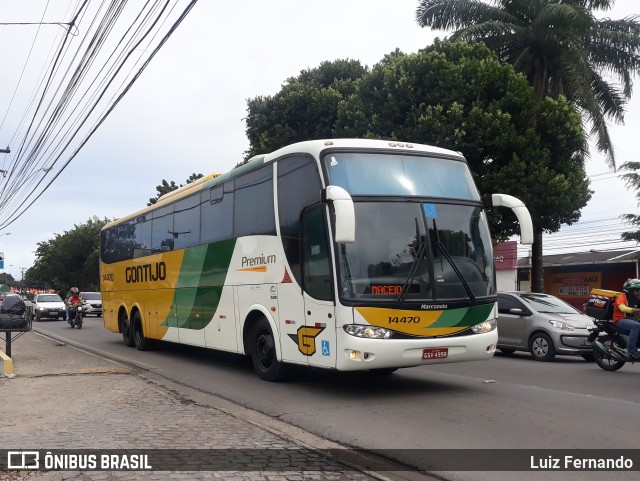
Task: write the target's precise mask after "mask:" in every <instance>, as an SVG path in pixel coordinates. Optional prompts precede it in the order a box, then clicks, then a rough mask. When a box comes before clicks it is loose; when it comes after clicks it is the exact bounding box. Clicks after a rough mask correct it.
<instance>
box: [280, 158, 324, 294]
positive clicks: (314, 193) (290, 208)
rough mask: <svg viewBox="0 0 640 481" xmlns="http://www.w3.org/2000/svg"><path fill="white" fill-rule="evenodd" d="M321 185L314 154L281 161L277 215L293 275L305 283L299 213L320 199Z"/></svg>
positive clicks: (299, 282) (298, 280)
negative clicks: (302, 273) (302, 267)
mask: <svg viewBox="0 0 640 481" xmlns="http://www.w3.org/2000/svg"><path fill="white" fill-rule="evenodd" d="M321 191H322V185H321V183H320V174H319V173H318V167H317V164H316V161H315V160H314V159H313V157H311V156H304V155H301V154H300V155H297V154H296V155H292V156H289V157H284V158H282V159H279V160H278V218H279V220H280V238H281V240H282V247H283V248H284V253H285V255H286V257H287V261H288V262H289V267H290V269H291V275H292V276H293V277H294V278H295V280H296V282H297V283H298V284H300V285H302V275H301V267H300V216H301V215H302V211H303V210H304V209H305V208H306V207H308V206H311V205H314V204H317V203H318V202H320V198H321Z"/></svg>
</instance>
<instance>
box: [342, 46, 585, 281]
mask: <svg viewBox="0 0 640 481" xmlns="http://www.w3.org/2000/svg"><path fill="white" fill-rule="evenodd" d="M336 132H337V134H338V135H344V136H366V137H372V138H377V137H380V136H382V137H383V138H389V139H394V140H406V139H410V140H411V141H414V142H422V143H426V144H433V145H438V146H441V147H445V148H449V149H451V150H455V151H460V152H463V153H464V154H465V157H466V158H467V161H468V163H469V166H470V168H471V170H472V172H473V174H474V177H475V179H476V183H477V184H478V188H479V190H480V192H482V193H484V194H491V193H494V192H502V193H507V194H511V195H514V196H516V197H518V198H520V199H521V200H523V201H524V202H525V204H526V205H527V207H528V208H529V210H530V212H531V216H532V219H533V223H534V232H535V236H536V239H537V241H538V244H539V245H541V239H542V233H543V232H545V231H546V232H556V231H557V230H559V229H560V226H561V225H562V224H564V223H566V224H572V223H573V222H575V221H577V220H578V219H579V216H580V209H581V208H582V207H584V206H585V205H586V203H587V202H588V200H589V199H590V198H591V192H590V191H589V183H588V180H587V177H586V175H585V172H584V158H585V152H586V143H585V139H584V135H583V133H582V129H581V125H580V116H579V115H578V114H577V113H576V112H575V109H574V108H573V107H572V105H571V104H569V103H568V102H567V101H566V99H564V97H560V98H558V99H557V100H553V99H550V98H548V99H546V100H545V101H544V102H542V103H540V102H537V101H536V99H535V97H534V93H533V90H532V89H531V87H530V86H529V85H528V83H527V82H526V80H525V79H524V78H523V77H522V76H520V75H518V74H516V73H515V72H514V70H513V68H512V67H511V66H508V65H503V64H500V62H499V61H498V59H497V58H496V56H495V55H494V54H493V53H491V52H490V51H489V49H488V48H487V47H485V46H483V45H482V44H479V43H477V44H465V43H460V42H457V43H454V42H441V41H436V42H435V43H434V45H433V46H431V47H429V48H426V49H424V50H422V51H420V52H418V53H417V54H411V55H404V54H402V53H400V52H395V53H393V54H391V55H388V56H386V57H385V59H384V60H383V61H382V62H381V63H379V64H378V65H376V66H374V68H373V69H372V72H371V74H370V75H368V76H367V77H365V78H363V79H362V80H361V82H360V83H359V85H358V90H357V93H356V94H355V95H353V96H351V97H350V98H349V99H348V100H347V101H345V102H343V103H341V105H340V113H339V115H338V121H337V124H336ZM550 187H552V188H550ZM514 220H515V218H514V217H513V215H512V214H511V213H510V212H509V213H506V214H505V213H498V212H495V209H494V210H492V213H491V224H492V232H493V234H494V238H496V240H497V239H504V238H505V237H507V236H509V235H512V234H514V233H516V232H517V229H516V228H517V224H516V223H515V222H514ZM538 259H540V272H542V263H541V252H540V256H539V257H538Z"/></svg>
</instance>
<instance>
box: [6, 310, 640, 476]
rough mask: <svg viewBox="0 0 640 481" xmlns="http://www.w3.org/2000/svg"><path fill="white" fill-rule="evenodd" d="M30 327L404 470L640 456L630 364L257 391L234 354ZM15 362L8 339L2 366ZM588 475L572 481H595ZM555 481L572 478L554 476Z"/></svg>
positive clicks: (500, 360)
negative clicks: (475, 458)
mask: <svg viewBox="0 0 640 481" xmlns="http://www.w3.org/2000/svg"><path fill="white" fill-rule="evenodd" d="M33 327H34V329H36V330H37V331H39V332H42V333H45V334H47V333H49V334H52V335H54V336H57V337H61V338H63V339H66V340H67V341H69V342H71V343H74V344H77V345H81V346H84V347H86V348H87V349H90V350H94V351H97V352H101V353H104V354H106V355H108V356H110V357H113V358H116V359H119V360H121V361H125V362H129V363H133V364H136V365H138V366H139V367H142V368H143V369H147V370H149V371H153V372H156V373H159V374H161V375H162V376H165V377H168V378H170V379H172V380H176V381H179V382H181V383H183V384H186V385H188V386H191V387H194V388H197V389H200V390H202V391H206V392H210V393H213V394H216V395H219V396H221V397H223V398H226V399H229V400H231V401H234V402H236V403H238V404H240V405H243V406H246V407H249V408H252V409H255V410H258V411H260V412H263V413H266V414H269V415H271V416H274V417H277V418H279V419H281V420H283V421H286V422H288V423H291V424H294V425H296V426H299V427H301V428H304V429H306V430H308V431H310V432H312V433H314V434H316V435H320V436H323V437H326V438H328V439H331V440H334V441H337V442H340V443H343V444H347V445H350V446H354V447H361V448H367V449H372V450H376V451H377V450H384V454H385V455H388V456H392V457H394V458H395V459H398V460H401V461H403V462H406V463H409V464H411V465H416V466H420V464H421V451H419V450H420V449H442V448H456V449H462V448H468V449H480V448H500V449H504V448H512V449H525V450H527V449H589V448H591V449H601V448H608V449H629V448H633V449H638V448H640V437H639V436H638V433H640V421H639V418H640V417H639V416H638V413H639V412H640V410H639V409H638V408H639V407H640V406H639V404H640V403H639V401H638V398H639V392H638V386H639V385H640V364H636V365H629V364H627V365H626V366H624V367H623V368H622V369H621V370H620V371H618V372H615V373H610V372H605V371H603V370H601V369H600V368H598V367H597V366H596V365H595V364H594V363H588V362H585V361H584V360H582V358H577V357H576V358H574V357H566V356H565V357H563V356H559V357H558V358H557V359H556V361H554V362H549V363H543V362H536V361H533V360H531V359H530V358H529V357H528V356H527V355H526V354H524V353H523V354H518V353H516V354H514V355H512V356H501V355H499V354H498V355H496V356H495V357H494V358H493V359H492V360H490V361H484V362H471V363H461V364H447V365H439V366H429V367H426V366H425V367H416V368H410V369H404V370H400V371H397V372H396V373H394V374H392V375H389V376H379V375H373V374H370V373H367V372H363V373H337V372H331V371H325V370H311V369H300V370H298V371H297V372H296V374H295V376H294V377H293V379H292V380H291V381H289V382H286V383H267V382H264V381H261V380H260V379H259V378H258V377H257V376H256V375H255V374H254V372H253V368H252V366H251V363H250V362H249V361H248V360H246V359H245V358H244V357H242V356H238V355H235V354H229V353H223V352H212V351H207V350H204V349H200V348H194V347H189V346H178V345H172V344H166V343H163V344H161V346H160V347H159V348H158V349H157V350H155V351H147V352H140V351H137V350H136V349H135V348H128V347H126V346H124V344H123V343H122V339H121V336H120V335H117V334H114V333H111V332H109V331H107V330H105V329H104V328H103V326H102V320H101V319H100V318H97V319H96V318H87V319H86V320H85V324H84V326H83V328H82V330H76V329H71V328H70V327H69V325H68V324H67V323H66V322H63V321H42V322H39V323H35V322H34V325H33ZM19 352H20V346H19V340H18V341H17V342H15V343H14V356H19ZM53 362H55V360H53ZM389 449H393V451H388V450H389ZM416 450H417V451H416ZM454 474H455V473H454ZM454 474H452V473H449V475H447V478H450V479H474V480H481V479H500V477H496V476H495V475H490V474H489V473H474V475H473V476H471V477H469V474H468V473H466V474H465V473H457V475H454ZM503 474H505V475H506V474H507V473H503ZM536 474H540V475H542V474H543V473H533V474H530V475H528V477H524V476H518V479H542V478H537V477H535V475H536ZM557 474H559V473H557ZM581 474H584V473H581ZM591 474H593V475H594V477H593V478H590V477H584V476H578V477H576V478H575V479H598V478H597V476H595V475H597V473H591ZM609 474H611V476H609V475H608V476H607V479H629V478H628V475H629V473H609ZM617 475H620V477H619V478H618V477H617ZM625 475H626V476H627V477H625ZM504 479H509V478H504ZM544 479H550V478H549V476H548V473H547V475H546V476H545V477H544ZM558 479H574V478H572V473H566V472H565V473H563V476H562V477H560V478H558Z"/></svg>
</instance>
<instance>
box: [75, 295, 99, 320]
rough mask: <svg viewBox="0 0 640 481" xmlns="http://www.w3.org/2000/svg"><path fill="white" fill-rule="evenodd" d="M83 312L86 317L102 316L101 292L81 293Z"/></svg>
mask: <svg viewBox="0 0 640 481" xmlns="http://www.w3.org/2000/svg"><path fill="white" fill-rule="evenodd" d="M80 299H82V312H83V313H84V315H85V316H88V315H89V314H95V315H96V316H98V317H100V316H102V295H101V294H100V293H99V292H81V293H80Z"/></svg>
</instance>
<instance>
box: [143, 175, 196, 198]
mask: <svg viewBox="0 0 640 481" xmlns="http://www.w3.org/2000/svg"><path fill="white" fill-rule="evenodd" d="M202 177H203V175H202V174H195V173H193V174H191V175H190V176H189V178H188V179H187V181H186V183H187V184H190V183H191V182H194V181H196V180H198V179H201V178H202ZM180 187H183V185H182V184H180V185H176V183H175V182H174V181H173V180H172V181H171V183H169V182H167V181H166V180H164V179H162V183H161V184H160V185H156V191H157V192H158V194H157V195H156V196H155V197H152V198H150V199H149V202H148V203H147V205H153V204H155V203H156V202H158V199H159V198H160V197H162V196H163V195H164V194H168V193H169V192H172V191H174V190H178V189H179V188H180Z"/></svg>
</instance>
